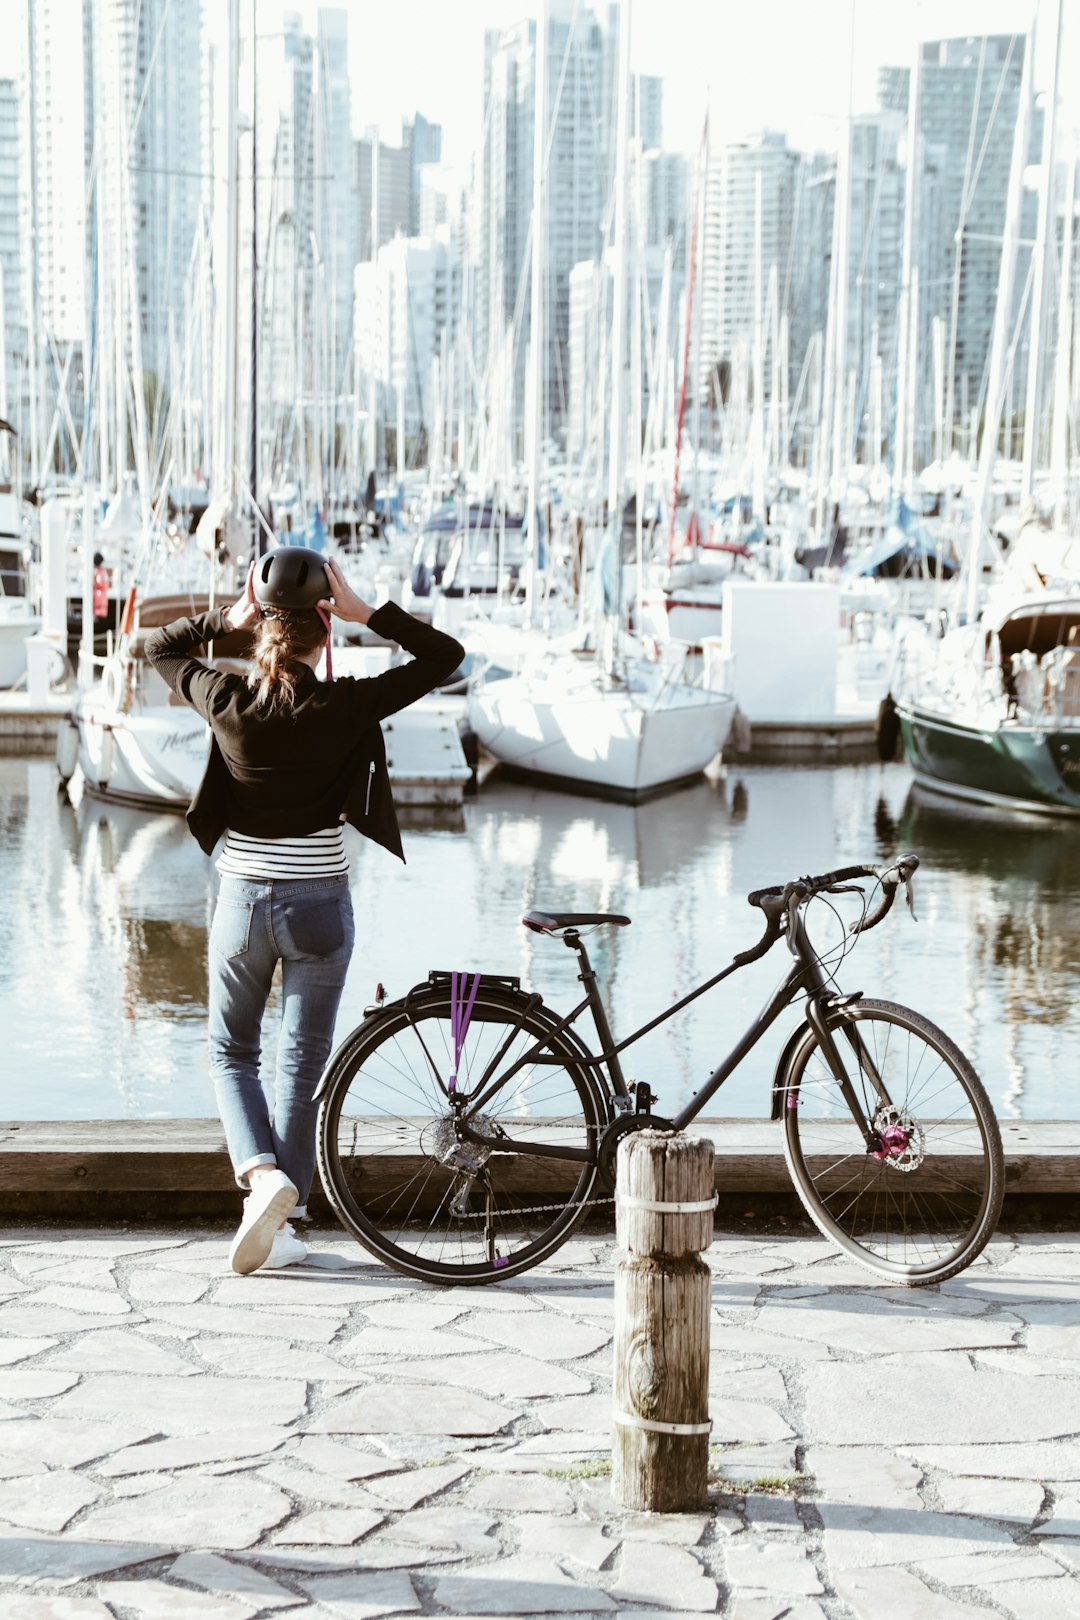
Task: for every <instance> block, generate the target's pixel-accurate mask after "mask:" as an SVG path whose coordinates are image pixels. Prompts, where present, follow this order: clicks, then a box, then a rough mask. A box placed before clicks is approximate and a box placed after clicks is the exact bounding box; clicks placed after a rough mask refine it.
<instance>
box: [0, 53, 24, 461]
mask: <svg viewBox="0 0 1080 1620" xmlns="http://www.w3.org/2000/svg"><path fill="white" fill-rule="evenodd" d="M19 146H20V142H19V87H18V84H17V83H16V81H15V80H14V79H6V78H0V276H2V277H3V299H2V301H0V326H2V329H3V342H2V343H0V416H3V417H5V419H6V420H8V421H10V420H12V418H13V417H15V416H17V415H18V412H17V410H16V408H15V402H16V400H17V396H18V392H19V387H20V373H21V371H22V369H23V367H22V364H21V361H22V357H23V355H24V354H25V343H26V331H25V325H26V316H25V314H24V312H23V305H22V266H21V264H20V262H19V261H20V258H21V252H20V232H21V229H22V224H23V219H22V196H23V187H22V184H21V180H22V176H21V167H22V165H21V161H20V151H19ZM4 463H5V458H4V454H3V447H2V446H0V469H2V468H3V466H4Z"/></svg>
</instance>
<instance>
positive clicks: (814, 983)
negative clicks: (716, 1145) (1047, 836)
mask: <svg viewBox="0 0 1080 1620" xmlns="http://www.w3.org/2000/svg"><path fill="white" fill-rule="evenodd" d="M562 937H563V943H564V944H565V945H567V946H568V947H569V948H570V949H571V950H574V951H576V953H577V957H578V963H579V966H580V969H581V971H580V973H579V974H578V978H579V979H580V981H581V983H582V984H583V985H584V986H585V995H584V997H583V998H582V1000H581V1001H580V1002H579V1003H578V1005H577V1006H576V1007H575V1008H573V1010H572V1011H571V1012H569V1013H568V1014H567V1015H566V1016H565V1017H564V1018H561V1019H559V1020H558V1021H557V1022H556V1023H555V1024H554V1025H553V1026H552V1028H551V1030H550V1031H549V1033H548V1035H547V1036H545V1038H544V1039H543V1040H541V1041H537V1042H536V1043H534V1045H533V1046H532V1047H530V1048H529V1049H528V1050H527V1051H525V1052H523V1053H522V1054H521V1055H520V1056H519V1057H518V1058H516V1059H515V1061H514V1063H513V1064H512V1065H511V1067H510V1068H509V1069H506V1070H504V1071H502V1072H501V1073H499V1074H496V1075H492V1070H493V1069H494V1068H495V1067H496V1065H497V1062H498V1058H499V1056H500V1055H501V1054H497V1055H496V1058H495V1059H493V1060H492V1061H491V1062H490V1063H489V1065H488V1068H487V1070H486V1071H485V1073H484V1074H483V1075H482V1076H481V1078H480V1082H479V1086H480V1091H479V1095H478V1096H476V1097H475V1098H474V1099H472V1100H471V1108H472V1110H473V1111H474V1112H479V1111H480V1110H482V1109H483V1107H484V1105H485V1104H486V1103H487V1102H488V1101H489V1100H490V1098H491V1097H493V1096H494V1095H495V1093H496V1092H497V1091H499V1090H501V1089H502V1087H503V1086H505V1085H506V1083H507V1081H508V1080H510V1079H512V1077H513V1076H514V1075H515V1074H516V1073H517V1072H518V1070H519V1069H521V1068H523V1067H524V1066H525V1065H526V1064H527V1063H541V1064H542V1063H548V1064H553V1065H554V1064H558V1063H561V1062H562V1061H563V1059H562V1058H561V1057H559V1056H558V1055H556V1054H554V1053H552V1052H550V1051H549V1052H548V1053H547V1054H545V1051H544V1049H545V1047H547V1046H548V1045H549V1043H550V1042H551V1041H553V1040H554V1039H555V1038H556V1037H557V1036H559V1035H563V1034H566V1033H570V1035H571V1037H572V1038H574V1039H577V1038H578V1037H577V1034H576V1031H575V1030H574V1029H573V1025H574V1024H575V1023H576V1022H577V1020H578V1019H579V1018H580V1017H581V1015H582V1013H583V1012H585V1011H586V1010H588V1011H589V1012H591V1014H592V1019H593V1025H594V1028H595V1030H596V1034H597V1038H598V1040H599V1042H600V1045H601V1048H602V1049H601V1051H599V1052H590V1051H588V1050H587V1048H585V1046H584V1044H582V1048H581V1056H580V1059H579V1061H580V1063H581V1066H582V1068H586V1069H589V1070H591V1071H592V1072H593V1074H594V1077H595V1078H596V1079H597V1080H598V1081H599V1082H600V1084H601V1085H602V1086H603V1087H604V1089H605V1090H606V1091H607V1093H608V1094H609V1096H610V1097H611V1098H612V1099H613V1101H614V1102H615V1106H616V1108H617V1110H618V1111H619V1112H620V1113H629V1112H631V1110H632V1105H633V1099H632V1098H631V1095H630V1089H629V1087H628V1085H627V1083H626V1079H625V1076H624V1074H623V1069H622V1064H621V1063H620V1061H619V1058H620V1054H621V1053H622V1052H625V1051H626V1050H627V1049H628V1048H629V1047H631V1046H633V1045H634V1044H635V1042H637V1041H639V1040H641V1039H642V1038H643V1037H644V1036H645V1035H648V1034H649V1033H650V1032H651V1031H652V1030H654V1029H656V1028H658V1027H659V1026H660V1025H661V1024H664V1023H666V1022H667V1021H668V1019H670V1018H673V1017H675V1015H676V1014H677V1013H679V1012H681V1011H682V1010H683V1008H684V1007H688V1006H689V1005H690V1003H691V1002H692V1001H696V1000H697V999H698V997H699V996H703V995H705V994H707V993H708V991H710V990H713V989H715V988H716V986H717V985H718V984H720V982H721V981H722V980H723V979H726V978H727V977H728V976H729V975H730V974H732V973H735V972H736V971H737V970H738V969H739V968H740V967H743V966H746V965H747V964H746V963H745V962H743V961H740V960H739V959H738V958H736V960H735V961H734V962H732V963H731V964H730V965H729V966H728V967H726V968H724V969H723V970H722V971H721V972H720V973H717V974H714V975H713V977H712V978H711V979H708V980H706V982H705V983H704V984H701V985H698V987H697V988H696V989H694V990H691V991H690V993H689V994H688V995H685V996H683V997H682V999H681V1000H679V1001H677V1002H675V1003H674V1004H673V1005H672V1006H671V1007H668V1008H665V1010H664V1011H663V1012H662V1013H660V1014H658V1016H657V1017H655V1018H652V1019H650V1020H649V1022H648V1023H646V1024H642V1025H641V1027H640V1028H639V1029H636V1030H635V1031H634V1032H633V1034H631V1035H628V1036H626V1037H625V1039H623V1040H621V1041H616V1040H615V1038H614V1036H613V1034H612V1031H611V1026H610V1024H609V1022H608V1017H607V1010H606V1008H605V1007H604V1004H603V1001H602V999H601V995H600V990H599V987H598V985H597V980H596V973H595V971H594V969H593V967H592V964H591V962H590V961H589V955H588V951H587V950H586V947H585V944H584V942H583V941H582V939H581V936H580V934H579V933H578V931H577V930H576V929H568V930H567V931H566V933H565V934H564V935H563V936H562ZM790 948H791V952H792V955H793V956H794V958H795V961H794V963H793V965H792V967H791V969H790V971H789V973H788V975H787V977H786V978H785V979H784V981H783V983H782V984H781V985H780V986H779V987H778V988H777V989H776V990H774V991H773V993H772V995H771V996H770V997H769V1000H768V1001H767V1002H766V1004H765V1006H764V1007H763V1008H762V1010H761V1012H760V1013H759V1014H758V1015H757V1017H756V1018H755V1020H754V1022H753V1023H752V1024H751V1025H750V1027H749V1029H748V1030H747V1031H746V1033H745V1034H744V1035H743V1036H742V1038H741V1040H739V1041H737V1042H736V1044H735V1045H734V1046H733V1047H732V1049H731V1051H730V1052H729V1053H728V1055H727V1056H726V1057H725V1058H724V1059H723V1061H722V1062H721V1063H720V1064H718V1065H717V1067H716V1068H715V1069H714V1070H713V1072H712V1074H711V1075H710V1076H709V1078H708V1080H707V1081H706V1082H705V1084H704V1085H703V1086H702V1087H701V1089H700V1090H699V1091H696V1092H695V1093H694V1095H693V1096H692V1097H691V1098H690V1101H689V1102H688V1103H687V1104H686V1106H685V1107H684V1108H682V1109H681V1110H680V1111H679V1113H678V1114H676V1115H675V1116H674V1118H673V1119H672V1120H671V1122H670V1123H671V1125H672V1126H673V1127H674V1128H675V1129H676V1130H683V1129H685V1127H686V1126H687V1125H688V1124H689V1123H690V1122H691V1120H694V1119H696V1118H697V1116H698V1115H699V1114H700V1113H701V1111H702V1109H703V1108H704V1107H705V1105H706V1103H708V1102H709V1100H710V1099H711V1098H712V1097H714V1096H715V1095H716V1093H717V1092H718V1091H719V1089H720V1087H721V1086H722V1085H723V1084H724V1081H725V1080H727V1079H728V1078H729V1077H730V1075H731V1074H732V1073H733V1072H734V1070H735V1069H737V1068H738V1066H739V1064H740V1063H741V1062H742V1060H743V1058H745V1057H746V1056H747V1054H748V1053H749V1052H751V1051H752V1050H753V1048H754V1047H755V1046H756V1045H757V1043H758V1041H759V1040H760V1039H761V1038H762V1036H763V1035H764V1034H765V1033H766V1031H767V1030H769V1029H770V1028H771V1027H772V1025H773V1024H774V1023H775V1022H776V1020H777V1018H779V1016H780V1014H781V1013H782V1012H784V1011H785V1010H786V1009H787V1008H788V1007H790V1006H791V1004H792V1002H793V1001H794V1000H795V998H796V996H797V995H799V994H800V993H802V992H805V994H806V1017H807V1022H808V1024H809V1025H810V1028H811V1029H812V1030H813V1032H814V1034H815V1036H816V1037H817V1039H818V1041H819V1043H820V1046H821V1050H822V1054H823V1056H824V1058H825V1061H826V1062H827V1063H828V1065H829V1068H830V1070H831V1071H832V1073H833V1076H834V1077H835V1079H836V1082H837V1086H838V1088H839V1090H840V1092H841V1094H842V1096H843V1097H844V1100H845V1101H846V1103H847V1105H848V1107H849V1109H850V1110H851V1114H852V1117H853V1118H854V1120H855V1122H856V1124H857V1125H858V1127H859V1129H860V1131H861V1132H862V1134H863V1137H864V1138H865V1140H866V1143H867V1146H868V1148H870V1149H873V1148H874V1147H875V1146H876V1145H877V1143H876V1136H875V1132H874V1128H873V1126H872V1124H871V1122H870V1121H869V1120H868V1119H867V1118H866V1113H865V1110H864V1109H863V1107H862V1104H861V1102H860V1101H859V1098H858V1096H857V1094H856V1092H855V1089H854V1087H853V1086H852V1084H851V1080H850V1078H849V1077H848V1074H847V1071H846V1069H845V1068H844V1065H843V1061H842V1060H841V1057H840V1054H839V1052H838V1051H837V1048H836V1043H835V1041H834V1040H833V1036H832V1031H831V1030H830V1028H829V1016H830V1014H831V1013H833V1012H834V1011H835V1009H836V1007H837V1006H839V1005H842V1004H844V1003H846V1002H848V1001H849V1000H853V999H857V996H856V997H847V996H843V995H840V994H839V993H838V992H836V991H835V990H833V989H832V988H831V985H830V981H829V978H828V976H827V975H826V973H825V970H824V968H823V967H822V965H821V963H820V961H819V960H818V957H817V954H816V953H815V951H814V948H813V946H812V945H811V943H810V939H809V936H808V935H807V932H806V928H805V926H804V923H803V918H802V914H801V912H800V913H798V914H797V915H796V917H795V920H794V928H793V937H792V938H791V941H790ZM846 1033H847V1035H848V1038H849V1040H850V1042H851V1045H852V1048H853V1050H854V1051H855V1054H856V1057H857V1058H858V1059H859V1061H860V1066H861V1067H862V1068H863V1070H864V1072H866V1073H867V1074H868V1077H869V1079H870V1081H871V1083H872V1084H873V1086H874V1089H875V1090H876V1091H877V1093H878V1095H879V1096H880V1098H881V1100H882V1101H883V1102H886V1103H887V1102H888V1100H889V1099H888V1094H887V1092H886V1090H885V1088H884V1086H883V1084H882V1081H881V1078H880V1076H879V1075H878V1073H877V1070H876V1067H875V1066H874V1065H873V1064H872V1063H871V1062H870V1061H869V1056H868V1054H867V1053H866V1050H865V1047H864V1045H863V1042H862V1041H861V1039H860V1038H859V1036H858V1034H857V1032H856V1031H855V1030H854V1029H851V1030H848V1031H847V1032H846ZM504 1049H505V1048H504ZM459 1128H460V1130H461V1132H462V1135H463V1136H464V1137H465V1138H466V1140H467V1141H470V1142H473V1143H475V1144H477V1145H478V1146H483V1147H487V1148H489V1149H491V1150H492V1151H495V1152H502V1153H506V1152H512V1153H526V1154H529V1155H532V1156H536V1157H539V1158H558V1159H573V1160H580V1161H588V1160H589V1159H590V1157H592V1154H591V1153H590V1151H589V1150H587V1149H584V1148H567V1147H557V1146H555V1145H551V1146H550V1147H549V1146H546V1145H544V1144H543V1143H534V1142H529V1143H513V1144H512V1145H510V1144H508V1143H507V1141H506V1139H505V1138H504V1139H503V1141H502V1142H500V1141H498V1140H496V1139H494V1138H491V1137H486V1136H484V1135H483V1134H482V1133H480V1132H478V1131H474V1130H473V1129H472V1128H471V1127H470V1126H469V1125H468V1123H467V1120H465V1119H463V1118H459Z"/></svg>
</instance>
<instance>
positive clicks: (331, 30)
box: [312, 6, 360, 382]
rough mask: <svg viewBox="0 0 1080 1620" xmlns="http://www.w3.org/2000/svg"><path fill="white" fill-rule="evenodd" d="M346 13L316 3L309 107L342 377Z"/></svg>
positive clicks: (348, 186) (348, 187)
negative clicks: (313, 79) (313, 60)
mask: <svg viewBox="0 0 1080 1620" xmlns="http://www.w3.org/2000/svg"><path fill="white" fill-rule="evenodd" d="M348 52H349V19H348V13H347V12H345V11H343V10H340V9H338V8H337V7H328V6H320V7H319V9H318V13H317V18H316V32H315V53H316V54H315V69H316V72H315V82H314V87H313V95H314V104H313V108H312V129H313V140H312V163H313V170H312V180H313V184H312V193H313V196H314V201H315V218H314V226H313V228H314V231H315V239H316V243H317V245H318V252H319V257H320V259H321V261H322V264H323V266H324V269H325V276H326V286H327V294H328V306H329V313H330V315H331V316H332V322H333V328H332V339H333V347H334V350H335V352H336V354H337V357H338V358H337V379H336V381H337V382H340V380H341V378H342V376H343V374H344V368H345V365H346V363H347V356H348V354H349V348H350V342H351V333H352V313H353V270H354V268H355V265H356V261H357V258H358V256H359V245H360V244H359V221H358V219H357V216H356V209H355V204H354V199H353V138H352V122H351V120H352V100H351V91H350V84H349V62H348Z"/></svg>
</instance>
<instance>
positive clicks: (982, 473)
mask: <svg viewBox="0 0 1080 1620" xmlns="http://www.w3.org/2000/svg"><path fill="white" fill-rule="evenodd" d="M1034 45H1035V40H1034V35H1033V33H1032V34H1029V35H1028V37H1027V40H1026V41H1025V44H1024V67H1023V73H1022V75H1021V79H1020V99H1019V102H1018V104H1017V109H1016V130H1015V132H1014V134H1013V149H1012V164H1011V167H1010V169H1009V191H1008V198H1007V201H1006V204H1005V225H1004V229H1003V231H1002V239H1001V263H1000V265H999V267H998V285H997V302H996V304H995V307H994V325H993V328H992V334H991V343H990V374H989V379H988V381H987V385H986V417H985V421H984V425H983V436H982V444H981V445H980V446H979V475H978V479H977V481H976V486H975V498H974V501H973V502H972V528H971V541H970V543H969V545H968V554H967V558H966V559H965V563H964V567H965V569H966V571H967V590H966V611H967V617H968V619H969V620H972V621H973V620H974V619H975V618H976V616H977V612H978V592H979V568H980V562H981V558H982V545H983V537H984V535H985V534H986V532H987V530H988V529H989V526H990V500H991V494H992V490H993V476H994V461H995V458H996V456H997V440H998V428H999V427H1000V424H1001V407H1002V405H1003V404H1004V401H1005V387H1006V383H1005V367H1006V358H1007V349H1008V326H1009V319H1010V313H1011V310H1012V295H1013V281H1014V279H1015V276H1016V254H1017V248H1018V246H1019V241H1020V216H1021V209H1022V205H1023V193H1024V163H1025V159H1026V157H1027V140H1028V120H1029V115H1030V105H1031V75H1032V58H1033V57H1034V55H1035V50H1034Z"/></svg>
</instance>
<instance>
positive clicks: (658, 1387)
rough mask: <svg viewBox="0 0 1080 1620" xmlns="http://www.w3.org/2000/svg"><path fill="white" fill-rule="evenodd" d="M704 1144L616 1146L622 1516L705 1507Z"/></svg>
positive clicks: (708, 1172)
mask: <svg viewBox="0 0 1080 1620" xmlns="http://www.w3.org/2000/svg"><path fill="white" fill-rule="evenodd" d="M713 1157H714V1155H713V1145H712V1143H711V1142H710V1141H708V1140H707V1139H705V1138H703V1137H697V1138H691V1137H688V1136H684V1135H682V1134H681V1133H679V1132H667V1133H665V1132H661V1131H652V1130H644V1131H637V1132H634V1134H633V1135H630V1136H627V1137H626V1138H625V1139H624V1140H623V1141H622V1143H621V1144H620V1146H619V1156H618V1175H617V1186H616V1200H615V1222H616V1235H617V1237H618V1241H619V1244H620V1247H621V1248H622V1250H623V1253H622V1254H621V1256H620V1258H619V1262H618V1266H617V1268H616V1272H615V1349H614V1355H615V1375H614V1380H613V1403H614V1410H613V1413H612V1470H611V1494H612V1497H613V1499H614V1500H615V1501H616V1502H617V1503H619V1504H620V1505H621V1506H622V1507H626V1508H636V1509H639V1510H640V1509H645V1510H648V1511H652V1512H656V1513H683V1512H689V1511H692V1510H693V1509H696V1508H701V1507H703V1506H704V1505H705V1501H706V1494H707V1490H708V1471H709V1269H708V1267H707V1266H706V1264H705V1262H704V1261H703V1260H702V1259H701V1257H700V1256H701V1251H702V1250H704V1249H707V1248H708V1247H709V1244H710V1242H711V1241H712V1229H713V1213H712V1212H713V1205H714V1203H715V1198H714V1194H713Z"/></svg>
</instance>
